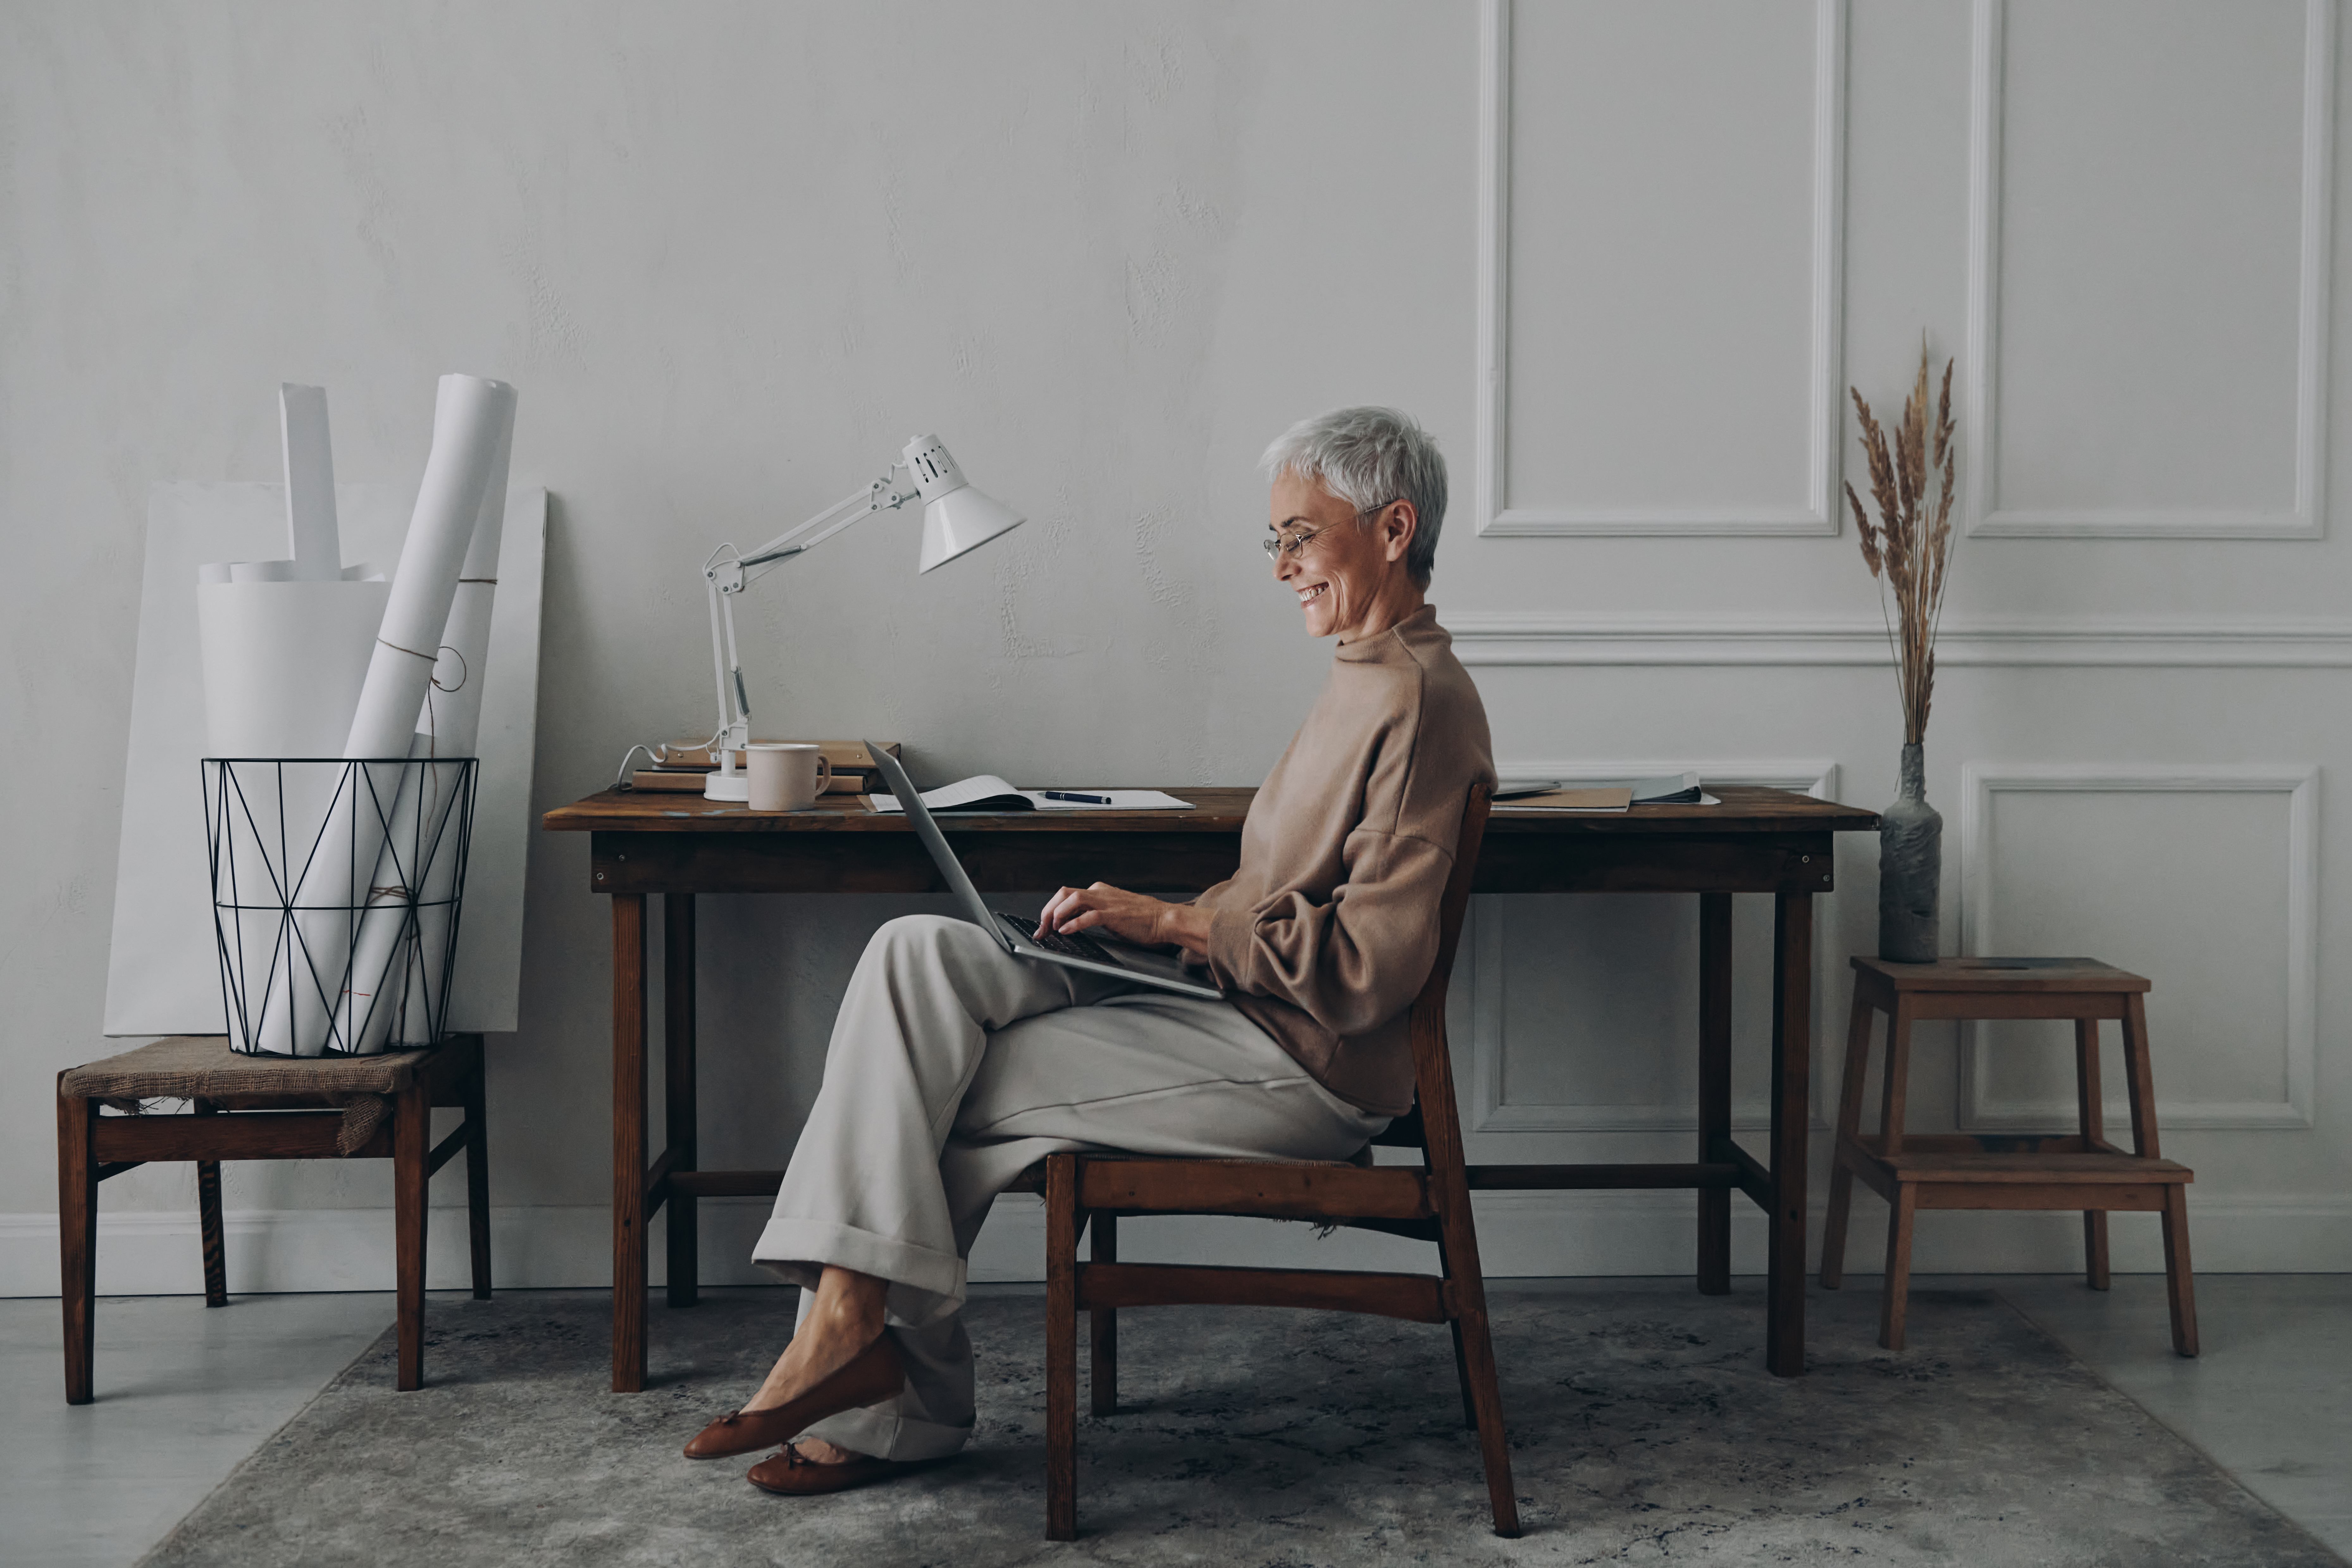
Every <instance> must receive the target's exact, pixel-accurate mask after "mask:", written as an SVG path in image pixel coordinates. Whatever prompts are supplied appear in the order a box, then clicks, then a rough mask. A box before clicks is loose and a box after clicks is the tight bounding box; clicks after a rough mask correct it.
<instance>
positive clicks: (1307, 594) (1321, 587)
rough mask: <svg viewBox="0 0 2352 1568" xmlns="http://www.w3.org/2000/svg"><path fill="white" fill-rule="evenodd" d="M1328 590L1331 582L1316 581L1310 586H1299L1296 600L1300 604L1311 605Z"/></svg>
mask: <svg viewBox="0 0 2352 1568" xmlns="http://www.w3.org/2000/svg"><path fill="white" fill-rule="evenodd" d="M1330 591H1331V584H1328V583H1318V584H1315V586H1313V587H1312V588H1301V589H1299V590H1298V602H1299V603H1300V604H1302V605H1311V604H1313V603H1314V602H1315V601H1316V600H1318V599H1319V598H1321V597H1322V596H1323V595H1326V594H1328V593H1329V592H1330Z"/></svg>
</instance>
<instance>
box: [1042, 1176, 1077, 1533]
mask: <svg viewBox="0 0 2352 1568" xmlns="http://www.w3.org/2000/svg"><path fill="white" fill-rule="evenodd" d="M1077 1187H1078V1173H1077V1157H1076V1155H1073V1154H1049V1155H1047V1156H1046V1157H1045V1539H1047V1540H1048V1541H1075V1540H1076V1539H1077V1535H1078V1276H1077V1268H1078V1190H1077Z"/></svg>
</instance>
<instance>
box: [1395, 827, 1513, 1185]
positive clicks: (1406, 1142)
mask: <svg viewBox="0 0 2352 1568" xmlns="http://www.w3.org/2000/svg"><path fill="white" fill-rule="evenodd" d="M1493 805H1494V797H1493V795H1492V794H1491V793H1490V792H1489V791H1488V790H1487V789H1486V786H1485V785H1484V784H1473V785H1472V786H1471V788H1470V798H1469V799H1468V800H1466V801H1465V802H1464V803H1463V806H1462V832H1461V834H1460V835H1459V837H1456V839H1455V840H1454V869H1453V871H1452V872H1451V873H1450V874H1449V875H1448V876H1447V877H1446V879H1445V892H1444V896H1443V897H1441V898H1440V899H1439V900H1438V902H1437V957H1436V960H1435V961H1434V962H1433V963H1431V964H1430V966H1429V978H1428V979H1427V980H1425V981H1423V982H1422V986H1421V994H1420V995H1418V996H1416V997H1414V998H1413V1002H1412V1022H1411V1028H1412V1069H1413V1084H1414V1089H1415V1092H1414V1095H1413V1105H1412V1110H1408V1111H1406V1112H1405V1113H1404V1114H1403V1115H1402V1116H1400V1117H1398V1118H1397V1119H1396V1120H1395V1121H1391V1122H1390V1123H1389V1125H1388V1127H1387V1129H1386V1130H1385V1131H1382V1132H1381V1133H1380V1134H1379V1135H1378V1136H1377V1137H1375V1138H1374V1139H1373V1140H1372V1142H1375V1143H1378V1144H1381V1145H1382V1146H1384V1147H1387V1148H1392V1149H1420V1150H1423V1152H1426V1151H1427V1146H1428V1145H1427V1136H1426V1132H1425V1131H1424V1128H1423V1112H1424V1110H1425V1109H1426V1108H1427V1107H1428V1106H1429V1104H1430V1103H1431V1100H1432V1099H1433V1085H1435V1084H1437V1083H1443V1084H1444V1085H1445V1088H1446V1092H1445V1097H1444V1099H1445V1107H1446V1114H1447V1117H1448V1119H1449V1120H1450V1119H1451V1118H1452V1115H1453V1107H1454V1095H1453V1083H1454V1078H1453V1073H1454V1068H1453V1065H1452V1058H1451V1056H1450V1054H1449V1053H1448V1052H1447V1050H1446V1048H1445V991H1446V986H1447V984H1449V983H1450V982H1451V981H1452V979H1453V977H1454V952H1455V950H1457V949H1458V948H1459V947H1460V946H1461V945H1462V921H1463V919H1464V917H1465V915H1467V914H1468V913H1469V910H1470V884H1471V882H1472V881H1473V880H1474V879H1475V878H1476V877H1477V874H1478V850H1479V847H1480V846H1481V845H1482V844H1484V843H1485V842H1486V817H1487V815H1488V813H1489V812H1490V811H1491V810H1492V808H1493Z"/></svg>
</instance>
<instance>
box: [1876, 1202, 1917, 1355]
mask: <svg viewBox="0 0 2352 1568" xmlns="http://www.w3.org/2000/svg"><path fill="white" fill-rule="evenodd" d="M1918 1208H1919V1189H1918V1188H1916V1187H1915V1186H1913V1185H1912V1184H1910V1183H1908V1182H1903V1183H1898V1184H1896V1186H1895V1202H1894V1203H1893V1204H1891V1205H1888V1207H1887V1211H1886V1293H1885V1296H1884V1297H1883V1298H1881V1299H1880V1300H1879V1303H1878V1342H1879V1345H1880V1346H1881V1347H1882V1348H1884V1349H1886V1350H1890V1351H1899V1350H1901V1349H1902V1348H1903V1320H1904V1318H1905V1316H1906V1314H1907V1313H1908V1311H1909V1310H1910V1306H1911V1220H1912V1216H1913V1215H1916V1213H1917V1212H1918Z"/></svg>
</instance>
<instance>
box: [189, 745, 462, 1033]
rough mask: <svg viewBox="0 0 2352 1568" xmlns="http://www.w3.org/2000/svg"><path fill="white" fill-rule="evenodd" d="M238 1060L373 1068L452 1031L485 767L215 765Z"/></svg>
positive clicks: (207, 769) (218, 908)
mask: <svg viewBox="0 0 2352 1568" xmlns="http://www.w3.org/2000/svg"><path fill="white" fill-rule="evenodd" d="M203 766H204V789H205V841H206V844H207V847H208V850H209V854H210V858H211V867H212V887H213V931H214V934H215V937H216V938H217V941H218V946H219V950H220V970H221V993H222V999H223V1001H224V1003H225V1004H226V1009H227V1015H228V1035H229V1046H230V1048H232V1049H234V1050H238V1051H243V1052H246V1053H247V1054H250V1055H257V1056H299V1057H314V1056H365V1055H372V1054H373V1053H375V1052H378V1051H383V1050H389V1049H405V1048H411V1047H418V1046H431V1045H437V1044H439V1043H440V1042H441V1040H442V1039H443V1038H444V1037H446V1036H447V1034H448V1032H449V994H450V983H451V981H452V979H453V977H454V975H455V972H456V968H457V913H458V908H459V905H460V902H461V900H462V899H463V897H464V894H465V888H466V859H467V850H468V848H469V847H470V846H471V843H472V837H473V825H474V795H475V785H476V780H477V777H478V773H479V771H480V763H479V762H478V759H476V758H473V757H418V758H406V757H403V758H390V759H385V760H383V761H361V762H353V761H346V760H344V759H342V758H281V757H266V758H256V757H206V758H205V759H204V764H203Z"/></svg>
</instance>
